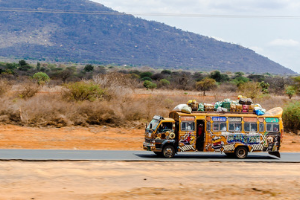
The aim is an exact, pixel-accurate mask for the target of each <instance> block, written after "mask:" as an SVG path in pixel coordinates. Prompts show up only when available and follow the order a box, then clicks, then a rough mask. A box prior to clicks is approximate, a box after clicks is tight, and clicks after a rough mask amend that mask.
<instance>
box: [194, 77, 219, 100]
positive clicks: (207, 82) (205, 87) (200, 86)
mask: <svg viewBox="0 0 300 200" xmlns="http://www.w3.org/2000/svg"><path fill="white" fill-rule="evenodd" d="M215 86H216V80H215V79H212V78H208V77H206V78H204V79H203V80H202V81H198V82H196V89H197V90H201V91H203V96H205V92H206V91H209V90H211V89H212V88H214V87H215Z"/></svg>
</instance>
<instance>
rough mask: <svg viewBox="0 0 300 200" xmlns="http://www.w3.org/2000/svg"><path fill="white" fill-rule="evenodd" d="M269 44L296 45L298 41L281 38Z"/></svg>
mask: <svg viewBox="0 0 300 200" xmlns="http://www.w3.org/2000/svg"><path fill="white" fill-rule="evenodd" d="M269 45H271V46H298V45H299V42H298V41H296V40H292V39H289V40H283V39H276V40H273V41H271V42H270V43H269Z"/></svg>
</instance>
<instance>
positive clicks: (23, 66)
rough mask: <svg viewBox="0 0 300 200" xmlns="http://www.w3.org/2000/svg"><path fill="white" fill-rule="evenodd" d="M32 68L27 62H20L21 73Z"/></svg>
mask: <svg viewBox="0 0 300 200" xmlns="http://www.w3.org/2000/svg"><path fill="white" fill-rule="evenodd" d="M31 68H32V67H31V66H30V65H29V64H28V63H27V62H26V61H25V60H20V61H19V70H21V71H28V70H30V69H31Z"/></svg>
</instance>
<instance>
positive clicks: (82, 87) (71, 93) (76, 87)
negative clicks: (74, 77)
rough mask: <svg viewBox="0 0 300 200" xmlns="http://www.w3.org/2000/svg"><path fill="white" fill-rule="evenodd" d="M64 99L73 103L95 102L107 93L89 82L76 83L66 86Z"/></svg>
mask: <svg viewBox="0 0 300 200" xmlns="http://www.w3.org/2000/svg"><path fill="white" fill-rule="evenodd" d="M64 88H65V90H64V92H63V97H64V98H65V99H67V100H71V101H72V100H73V101H85V100H88V101H95V100H96V99H99V98H101V97H102V96H103V95H104V94H105V91H104V90H103V89H102V88H100V86H99V85H97V84H95V83H92V82H89V83H86V82H83V81H81V82H75V83H69V84H65V85H64Z"/></svg>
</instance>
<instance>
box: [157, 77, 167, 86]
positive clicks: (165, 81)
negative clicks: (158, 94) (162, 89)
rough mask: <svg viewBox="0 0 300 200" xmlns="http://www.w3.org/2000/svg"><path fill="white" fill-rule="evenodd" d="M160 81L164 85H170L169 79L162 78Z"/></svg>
mask: <svg viewBox="0 0 300 200" xmlns="http://www.w3.org/2000/svg"><path fill="white" fill-rule="evenodd" d="M159 83H160V84H161V85H162V86H168V85H170V81H168V80H167V79H161V80H160V81H159Z"/></svg>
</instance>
